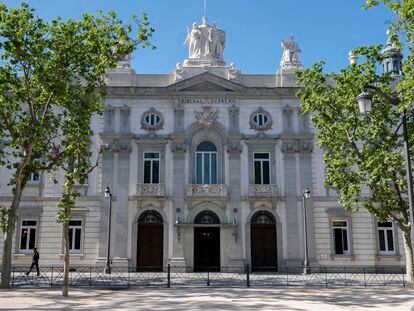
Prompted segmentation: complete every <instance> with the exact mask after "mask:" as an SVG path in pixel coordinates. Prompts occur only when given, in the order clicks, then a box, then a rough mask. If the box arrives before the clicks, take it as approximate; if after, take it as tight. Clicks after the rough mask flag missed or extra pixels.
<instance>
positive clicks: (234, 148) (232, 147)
mask: <svg viewBox="0 0 414 311" xmlns="http://www.w3.org/2000/svg"><path fill="white" fill-rule="evenodd" d="M242 151H243V147H242V145H240V144H238V143H229V144H228V145H227V153H236V154H238V153H241V152H242Z"/></svg>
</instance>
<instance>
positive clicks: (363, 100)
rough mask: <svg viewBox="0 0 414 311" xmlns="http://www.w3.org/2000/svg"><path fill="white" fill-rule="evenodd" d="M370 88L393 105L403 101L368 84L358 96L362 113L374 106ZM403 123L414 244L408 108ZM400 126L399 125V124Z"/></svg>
mask: <svg viewBox="0 0 414 311" xmlns="http://www.w3.org/2000/svg"><path fill="white" fill-rule="evenodd" d="M368 90H372V91H374V92H375V93H376V94H378V95H379V96H381V97H382V98H383V99H384V100H385V101H386V102H387V103H389V104H390V105H393V106H397V105H399V104H400V103H401V99H400V98H399V97H398V96H393V97H391V96H389V95H388V94H386V93H384V92H383V91H382V90H381V89H380V88H378V87H376V86H373V85H368V86H365V88H364V90H363V92H362V93H361V94H359V95H358V96H357V98H356V100H357V102H358V106H359V111H360V112H361V114H369V113H370V111H371V106H372V95H371V94H370V93H369V92H368ZM401 125H402V129H403V139H404V151H405V168H406V171H407V187H408V205H409V209H410V212H409V214H410V225H411V244H412V245H413V246H414V228H413V227H414V207H413V202H414V200H413V198H414V197H413V175H412V169H411V160H410V154H411V153H410V145H409V143H408V128H407V110H406V109H404V110H403V116H402V121H401V124H400V126H401ZM398 128H399V126H398Z"/></svg>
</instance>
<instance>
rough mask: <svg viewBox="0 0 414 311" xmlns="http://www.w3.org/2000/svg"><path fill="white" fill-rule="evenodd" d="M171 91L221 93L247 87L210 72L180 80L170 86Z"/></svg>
mask: <svg viewBox="0 0 414 311" xmlns="http://www.w3.org/2000/svg"><path fill="white" fill-rule="evenodd" d="M168 88H169V89H170V90H171V91H177V92H190V93H193V92H197V93H203V92H219V93H240V92H243V91H244V90H245V89H246V87H244V86H243V85H240V84H238V83H235V82H233V81H230V80H227V79H224V78H222V77H220V76H217V75H214V74H212V73H209V72H205V73H202V74H199V75H197V76H194V77H191V78H188V79H185V80H182V81H179V82H177V83H175V84H172V85H170V86H169V87H168Z"/></svg>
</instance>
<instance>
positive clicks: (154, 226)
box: [137, 211, 164, 271]
mask: <svg viewBox="0 0 414 311" xmlns="http://www.w3.org/2000/svg"><path fill="white" fill-rule="evenodd" d="M163 222H164V221H163V218H162V216H161V214H160V213H158V212H157V211H145V212H143V213H142V214H141V215H140V216H139V218H138V239H137V240H138V245H137V271H162V267H163V244H164V243H163V235H164V225H163Z"/></svg>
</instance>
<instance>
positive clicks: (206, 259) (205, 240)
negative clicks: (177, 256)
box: [194, 211, 220, 271]
mask: <svg viewBox="0 0 414 311" xmlns="http://www.w3.org/2000/svg"><path fill="white" fill-rule="evenodd" d="M194 224H195V226H194V271H220V227H219V226H215V225H219V224H220V219H219V217H218V216H217V215H216V214H215V213H214V212H212V211H202V212H200V213H198V214H197V216H196V217H195V218H194Z"/></svg>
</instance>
